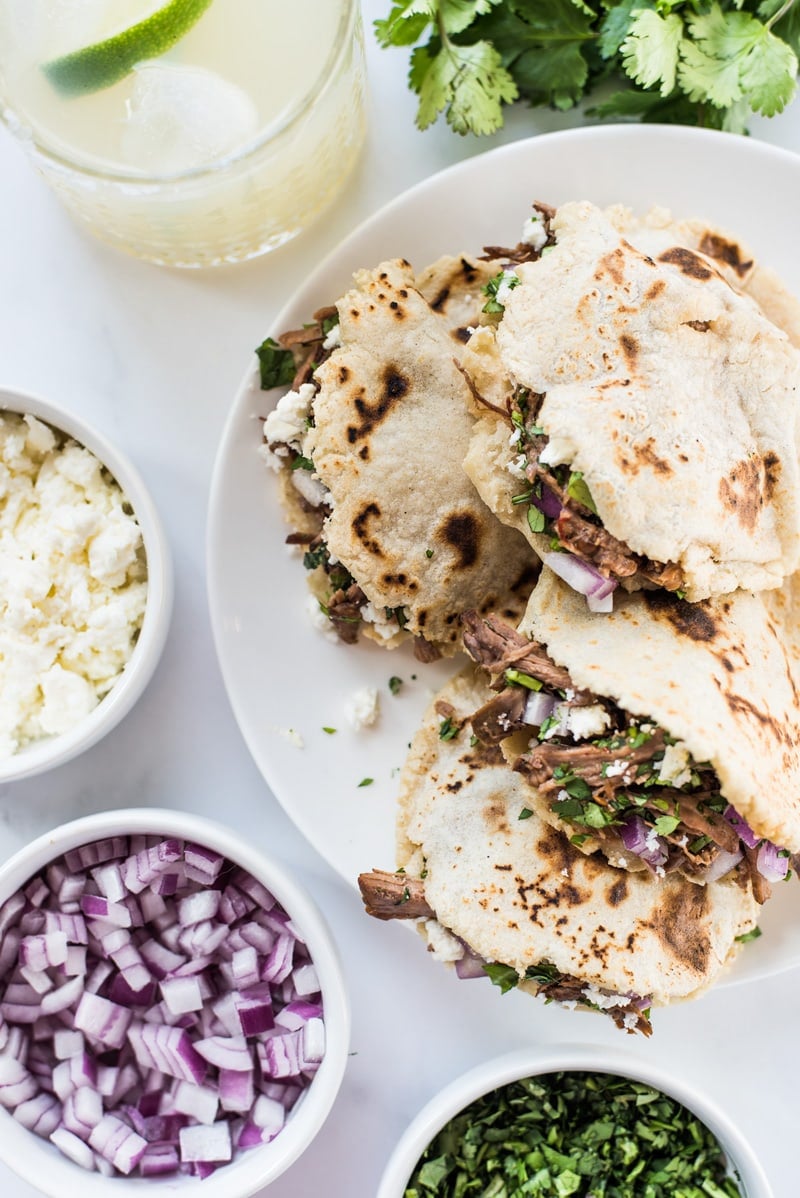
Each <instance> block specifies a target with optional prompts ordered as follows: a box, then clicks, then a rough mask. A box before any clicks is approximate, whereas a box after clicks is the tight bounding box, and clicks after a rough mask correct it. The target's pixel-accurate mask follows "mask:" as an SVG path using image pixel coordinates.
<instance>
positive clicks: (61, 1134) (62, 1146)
mask: <svg viewBox="0 0 800 1198" xmlns="http://www.w3.org/2000/svg"><path fill="white" fill-rule="evenodd" d="M50 1142H51V1143H52V1144H55V1146H56V1148H57V1149H58V1150H59V1152H63V1154H64V1156H66V1157H68V1158H69V1159H70V1160H71V1161H74V1162H75V1164H76V1165H80V1166H81V1168H82V1169H94V1153H93V1152H92V1150H91V1148H90V1147H89V1145H88V1144H85V1143H84V1141H83V1140H81V1139H79V1138H78V1137H77V1136H76V1135H75V1134H74V1133H73V1132H71V1131H67V1129H66V1127H57V1128H56V1129H55V1131H54V1132H52V1133H51V1135H50Z"/></svg>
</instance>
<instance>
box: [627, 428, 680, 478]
mask: <svg viewBox="0 0 800 1198" xmlns="http://www.w3.org/2000/svg"><path fill="white" fill-rule="evenodd" d="M633 452H634V454H635V456H636V457H637V458H638V459H639V460H640V461H641V462H644V463H645V464H646V465H648V466H652V467H653V469H654V470H655V472H656V474H663V475H669V474H672V473H673V471H672V467H671V466H670V464H669V462H665V461H664V459H663V458H660V457H659V456H658V454H657V453H656V443H655V439H654V438H653V437H648V438H647V440H646V441H645V442H644V444H643V445H634V447H633Z"/></svg>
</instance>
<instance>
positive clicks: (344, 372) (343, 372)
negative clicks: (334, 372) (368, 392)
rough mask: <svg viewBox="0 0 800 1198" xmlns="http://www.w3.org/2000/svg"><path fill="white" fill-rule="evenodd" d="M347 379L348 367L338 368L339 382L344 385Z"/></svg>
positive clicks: (348, 376) (348, 375)
mask: <svg viewBox="0 0 800 1198" xmlns="http://www.w3.org/2000/svg"><path fill="white" fill-rule="evenodd" d="M349 378H350V370H349V369H348V367H347V366H340V367H339V382H340V383H346V382H347V380H348V379H349Z"/></svg>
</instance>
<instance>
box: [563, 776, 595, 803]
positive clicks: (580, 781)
mask: <svg viewBox="0 0 800 1198" xmlns="http://www.w3.org/2000/svg"><path fill="white" fill-rule="evenodd" d="M564 790H565V791H566V792H567V794H568V795H570V796H571V797H572V798H573V799H588V798H589V795H590V794H591V793H592V788H591V787H590V785H589V783H588V782H587V781H586V779H585V778H569V779H567V780H566V781H565V782H564Z"/></svg>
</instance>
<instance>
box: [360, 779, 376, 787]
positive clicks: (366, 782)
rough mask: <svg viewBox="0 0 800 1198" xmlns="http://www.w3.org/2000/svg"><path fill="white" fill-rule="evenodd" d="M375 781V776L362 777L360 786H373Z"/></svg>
mask: <svg viewBox="0 0 800 1198" xmlns="http://www.w3.org/2000/svg"><path fill="white" fill-rule="evenodd" d="M374 781H375V779H374V778H362V779H361V781H360V782H359V784H358V785H359V786H372V783H373V782H374Z"/></svg>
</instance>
